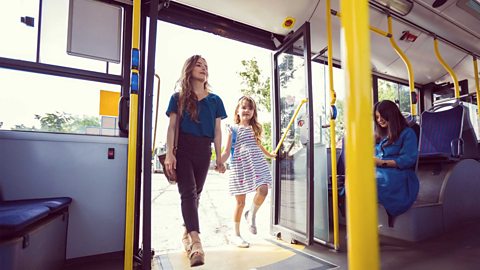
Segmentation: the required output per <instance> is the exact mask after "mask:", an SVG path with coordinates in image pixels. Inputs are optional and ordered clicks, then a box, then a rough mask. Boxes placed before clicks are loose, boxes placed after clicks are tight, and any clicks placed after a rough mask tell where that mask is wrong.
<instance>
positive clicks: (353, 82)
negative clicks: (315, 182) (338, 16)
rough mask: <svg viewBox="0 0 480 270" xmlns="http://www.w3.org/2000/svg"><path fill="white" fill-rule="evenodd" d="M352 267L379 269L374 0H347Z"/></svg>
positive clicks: (344, 7)
mask: <svg viewBox="0 0 480 270" xmlns="http://www.w3.org/2000/svg"><path fill="white" fill-rule="evenodd" d="M340 3H341V10H342V12H343V16H342V27H343V40H344V43H343V46H344V49H343V51H344V61H342V62H343V63H345V86H346V89H347V93H346V96H347V97H349V98H348V99H347V102H348V104H347V106H346V108H347V119H346V124H347V128H346V129H347V132H348V136H347V137H346V144H345V146H346V149H345V150H346V155H345V156H346V165H345V167H346V168H347V169H346V179H347V181H346V184H347V188H346V192H347V195H346V196H347V197H346V198H347V233H348V264H349V265H348V269H351V270H365V269H369V270H377V269H379V248H378V232H377V231H378V228H377V224H378V223H377V222H378V219H377V191H376V181H375V173H374V172H375V169H374V162H373V156H374V151H373V149H374V146H373V134H372V130H373V121H372V111H371V108H372V107H373V104H372V91H371V89H372V88H371V86H372V80H371V66H370V60H371V59H370V35H368V31H369V29H368V22H369V19H368V0H342V1H340Z"/></svg>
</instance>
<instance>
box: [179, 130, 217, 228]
mask: <svg viewBox="0 0 480 270" xmlns="http://www.w3.org/2000/svg"><path fill="white" fill-rule="evenodd" d="M211 142H212V140H211V139H210V138H207V137H197V136H192V135H188V134H184V133H180V134H179V137H178V149H177V154H176V158H177V177H178V181H177V183H178V192H179V193H180V198H181V200H182V215H183V221H184V222H185V226H186V228H187V232H192V231H196V232H199V233H200V225H199V221H198V203H199V199H200V193H201V192H202V190H203V185H204V184H205V179H206V178H207V173H208V167H209V166H210V157H211V155H212V149H211Z"/></svg>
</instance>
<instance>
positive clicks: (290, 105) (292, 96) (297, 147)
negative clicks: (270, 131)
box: [277, 38, 309, 234]
mask: <svg viewBox="0 0 480 270" xmlns="http://www.w3.org/2000/svg"><path fill="white" fill-rule="evenodd" d="M303 44H304V40H303V38H300V39H299V40H298V41H297V42H296V43H294V45H293V46H292V48H290V49H288V50H286V52H285V53H282V54H279V55H278V64H277V65H278V66H277V70H278V72H279V98H280V100H279V108H280V123H279V127H280V136H283V134H285V132H286V130H287V127H288V124H289V122H290V120H291V119H292V117H293V116H294V113H295V110H296V108H297V107H298V105H299V104H300V103H301V101H302V100H303V99H304V98H307V91H306V88H305V87H306V79H305V68H306V67H305V62H304V58H303ZM299 48H300V49H299ZM307 109H308V107H307V104H304V105H303V106H302V107H301V109H300V111H299V113H298V117H297V118H296V119H295V120H294V123H293V124H292V126H291V128H290V130H289V131H288V133H287V136H286V138H285V140H284V142H283V145H282V148H281V150H280V157H281V159H280V169H279V178H280V187H279V188H280V198H281V199H280V209H279V224H280V225H282V226H284V227H286V228H289V229H291V230H294V231H296V232H299V233H302V234H306V228H307V224H306V221H307V216H306V215H307V213H308V211H307V209H306V207H307V199H308V197H307V182H306V181H307V176H308V174H307V145H308V141H309V131H308V110H307Z"/></svg>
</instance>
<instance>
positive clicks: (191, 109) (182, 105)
mask: <svg viewBox="0 0 480 270" xmlns="http://www.w3.org/2000/svg"><path fill="white" fill-rule="evenodd" d="M199 59H203V60H205V58H203V57H202V56H200V55H193V56H191V57H189V58H188V59H187V60H186V61H185V64H183V68H182V73H181V75H180V78H179V79H178V81H177V85H178V86H179V88H180V90H179V99H178V114H179V116H181V115H182V113H183V110H184V109H185V110H186V111H187V112H188V113H189V114H190V116H191V118H192V120H194V121H197V122H198V111H197V101H198V98H197V95H195V93H194V92H193V87H192V82H191V79H192V71H193V68H194V67H195V65H196V64H197V61H198V60H199ZM207 74H208V73H207ZM203 87H204V88H205V89H207V91H209V88H210V85H209V84H208V77H207V81H205V83H204V85H203Z"/></svg>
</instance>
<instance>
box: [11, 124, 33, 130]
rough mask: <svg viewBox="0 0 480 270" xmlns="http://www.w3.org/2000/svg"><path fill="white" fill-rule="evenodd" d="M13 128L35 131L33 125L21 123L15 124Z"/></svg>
mask: <svg viewBox="0 0 480 270" xmlns="http://www.w3.org/2000/svg"><path fill="white" fill-rule="evenodd" d="M12 130H22V131H35V130H36V129H35V127H34V126H32V127H27V126H25V125H24V124H20V125H15V126H14V127H13V128H12Z"/></svg>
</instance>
